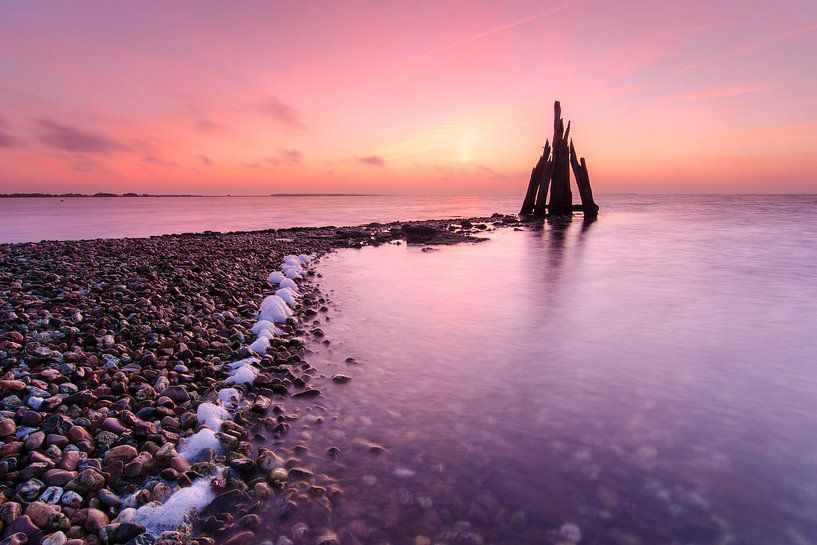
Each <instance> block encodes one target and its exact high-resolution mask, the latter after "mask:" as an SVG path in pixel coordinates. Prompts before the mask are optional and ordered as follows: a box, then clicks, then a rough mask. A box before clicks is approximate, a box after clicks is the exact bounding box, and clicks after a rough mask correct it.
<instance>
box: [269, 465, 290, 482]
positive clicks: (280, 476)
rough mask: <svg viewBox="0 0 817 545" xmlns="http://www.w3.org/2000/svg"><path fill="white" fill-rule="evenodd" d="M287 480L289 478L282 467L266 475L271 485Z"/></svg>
mask: <svg viewBox="0 0 817 545" xmlns="http://www.w3.org/2000/svg"><path fill="white" fill-rule="evenodd" d="M287 478H289V472H288V471H287V470H286V469H284V468H283V467H278V468H275V469H273V470H272V471H270V473H269V475H267V480H268V481H269V482H271V483H274V482H281V481H286V480H287Z"/></svg>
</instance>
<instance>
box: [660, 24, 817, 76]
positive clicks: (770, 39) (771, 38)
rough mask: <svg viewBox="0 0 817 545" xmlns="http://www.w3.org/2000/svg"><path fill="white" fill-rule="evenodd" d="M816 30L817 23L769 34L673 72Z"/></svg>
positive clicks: (701, 65)
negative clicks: (772, 34)
mask: <svg viewBox="0 0 817 545" xmlns="http://www.w3.org/2000/svg"><path fill="white" fill-rule="evenodd" d="M814 31H817V24H815V25H809V26H805V27H802V28H797V29H794V30H789V31H787V32H783V33H781V34H775V35H774V36H768V37H766V38H763V39H762V40H758V41H756V42H753V43H750V44H747V45H744V46H741V47H738V48H736V49H732V50H730V51H726V52H724V53H721V54H719V55H716V56H715V57H712V58H710V59H707V60H705V61H701V62H697V63H694V64H690V65H687V66H684V67H683V68H680V69H678V70H676V71H675V72H673V74H683V73H685V72H689V71H691V70H696V69H698V68H703V67H705V66H710V65H712V64H715V63H717V62H719V61H722V60H726V59H729V58H732V57H737V56H739V55H745V54H746V53H752V52H753V51H757V50H759V49H762V48H764V47H766V46H768V45H771V44H774V43H776V42H779V41H782V40H785V39H786V38H791V37H792V36H798V35H800V34H807V33H809V32H814Z"/></svg>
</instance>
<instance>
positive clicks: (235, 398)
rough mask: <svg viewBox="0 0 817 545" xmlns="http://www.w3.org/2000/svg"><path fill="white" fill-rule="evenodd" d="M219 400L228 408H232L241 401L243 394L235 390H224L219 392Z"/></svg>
mask: <svg viewBox="0 0 817 545" xmlns="http://www.w3.org/2000/svg"><path fill="white" fill-rule="evenodd" d="M218 399H219V401H221V402H222V403H223V404H224V405H225V406H226V407H227V408H232V407H233V406H235V404H236V403H238V402H239V401H241V392H239V391H238V390H236V389H235V388H222V389H221V390H219V391H218Z"/></svg>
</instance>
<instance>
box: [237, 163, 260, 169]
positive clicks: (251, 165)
mask: <svg viewBox="0 0 817 545" xmlns="http://www.w3.org/2000/svg"><path fill="white" fill-rule="evenodd" d="M241 166H244V167H247V168H252V169H259V168H261V163H241Z"/></svg>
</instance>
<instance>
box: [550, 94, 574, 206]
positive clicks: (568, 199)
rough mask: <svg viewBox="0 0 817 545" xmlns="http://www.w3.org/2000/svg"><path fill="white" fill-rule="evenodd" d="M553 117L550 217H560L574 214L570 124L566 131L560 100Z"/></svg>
mask: <svg viewBox="0 0 817 545" xmlns="http://www.w3.org/2000/svg"><path fill="white" fill-rule="evenodd" d="M553 115H554V120H553V180H552V183H551V186H552V188H551V193H550V202H549V203H548V215H550V216H558V215H563V214H571V213H572V212H573V194H572V193H571V191H570V157H569V151H568V148H567V138H568V136H569V135H570V123H568V125H567V130H565V128H564V120H563V119H562V105H561V104H560V103H559V101H558V100H557V101H556V102H555V103H554V104H553Z"/></svg>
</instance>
